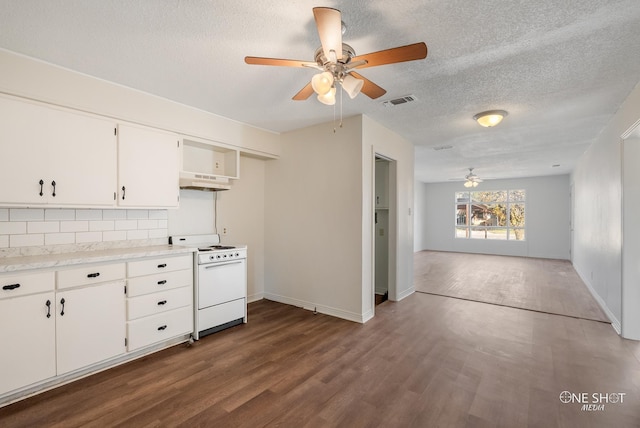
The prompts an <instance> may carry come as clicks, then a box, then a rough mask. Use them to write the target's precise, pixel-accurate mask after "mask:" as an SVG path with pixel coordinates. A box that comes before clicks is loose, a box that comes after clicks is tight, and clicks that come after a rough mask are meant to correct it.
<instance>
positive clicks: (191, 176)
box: [180, 172, 231, 192]
mask: <svg viewBox="0 0 640 428" xmlns="http://www.w3.org/2000/svg"><path fill="white" fill-rule="evenodd" d="M180 188H181V189H191V190H204V191H208V192H218V191H220V190H229V189H231V184H230V183H229V179H228V178H227V177H218V176H215V175H208V174H198V173H189V172H180Z"/></svg>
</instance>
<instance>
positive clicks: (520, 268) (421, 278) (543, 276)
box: [414, 251, 610, 322]
mask: <svg viewBox="0 0 640 428" xmlns="http://www.w3.org/2000/svg"><path fill="white" fill-rule="evenodd" d="M414 283H415V288H416V291H418V292H423V293H430V294H437V295H441V296H449V297H456V298H460V299H466V300H474V301H478V302H485V303H492V304H496V305H503V306H511V307H515V308H521V309H529V310H534V311H539V312H547V313H552V314H558V315H566V316H571V317H576V318H584V319H589V320H594V321H603V322H610V321H609V319H608V318H607V316H606V315H605V314H604V312H603V311H602V310H601V309H600V307H599V306H598V304H597V303H596V301H595V299H594V298H593V296H592V295H591V293H590V292H589V290H588V289H587V286H586V285H585V284H584V282H582V280H581V279H580V277H579V276H578V274H577V273H576V271H575V270H574V269H573V266H572V265H571V263H570V262H569V261H567V260H550V259H533V258H526V257H509V256H492V255H484V254H467V253H448V252H438V251H420V252H418V253H415V256H414Z"/></svg>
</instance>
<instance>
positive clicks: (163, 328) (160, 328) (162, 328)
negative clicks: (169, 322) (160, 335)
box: [158, 325, 167, 331]
mask: <svg viewBox="0 0 640 428" xmlns="http://www.w3.org/2000/svg"><path fill="white" fill-rule="evenodd" d="M166 328H167V326H166V325H161V326H160V327H158V331H162V330H166Z"/></svg>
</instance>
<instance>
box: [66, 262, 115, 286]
mask: <svg viewBox="0 0 640 428" xmlns="http://www.w3.org/2000/svg"><path fill="white" fill-rule="evenodd" d="M56 274H57V276H58V289H63V288H69V287H76V286H78V285H88V284H97V283H100V282H107V281H114V280H119V279H124V276H125V264H124V263H113V264H105V265H88V266H82V267H79V268H75V269H67V270H60V271H58V272H57V273H56Z"/></svg>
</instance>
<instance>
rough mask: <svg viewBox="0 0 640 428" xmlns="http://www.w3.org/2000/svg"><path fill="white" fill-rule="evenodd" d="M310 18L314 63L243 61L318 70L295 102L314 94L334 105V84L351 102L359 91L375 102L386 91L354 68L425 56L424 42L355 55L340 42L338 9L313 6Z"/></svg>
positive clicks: (342, 28)
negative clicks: (313, 28) (315, 34)
mask: <svg viewBox="0 0 640 428" xmlns="http://www.w3.org/2000/svg"><path fill="white" fill-rule="evenodd" d="M313 16H314V18H315V21H316V27H317V29H318V35H319V36H320V43H321V45H322V46H321V47H320V48H318V49H317V50H316V52H315V55H314V56H315V58H314V59H315V62H311V61H300V60H291V59H280V58H263V57H253V56H247V57H245V59H244V61H245V62H246V63H247V64H255V65H276V66H283V67H303V68H315V69H318V70H320V71H321V72H320V73H318V74H316V75H315V76H313V77H312V79H311V82H309V83H308V84H307V86H305V87H304V88H302V89H301V90H300V91H299V92H298V93H297V94H296V95H294V97H293V100H295V101H302V100H306V99H307V98H309V97H310V96H311V94H313V93H314V92H315V93H316V94H317V95H318V97H317V98H318V100H319V101H320V102H322V103H324V104H329V105H333V104H335V92H336V87H335V85H336V83H337V84H340V85H341V86H342V88H343V89H344V90H345V92H346V93H347V94H348V95H349V97H350V98H351V99H353V98H355V97H356V96H357V95H358V94H359V93H360V92H362V93H363V94H365V95H366V96H368V97H369V98H371V99H376V98H378V97H381V96H382V95H384V94H385V93H386V92H387V91H386V90H384V89H383V88H381V87H380V86H378V85H376V84H375V83H373V82H372V81H370V80H369V79H367V78H366V77H364V76H362V75H360V74H358V73H356V72H355V69H356V68H366V67H374V66H378V65H386V64H395V63H398V62H405V61H415V60H419V59H424V58H426V57H427V45H426V44H425V43H424V42H420V43H414V44H412V45H407V46H400V47H397V48H391V49H386V50H382V51H378V52H372V53H369V54H365V55H358V56H356V52H355V50H354V49H353V48H352V47H351V46H349V45H348V44H346V43H342V34H343V33H344V28H345V26H344V23H343V22H342V16H341V13H340V11H339V10H337V9H333V8H330V7H314V8H313ZM332 91H333V92H332ZM331 94H332V95H331ZM327 101H329V102H327Z"/></svg>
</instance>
